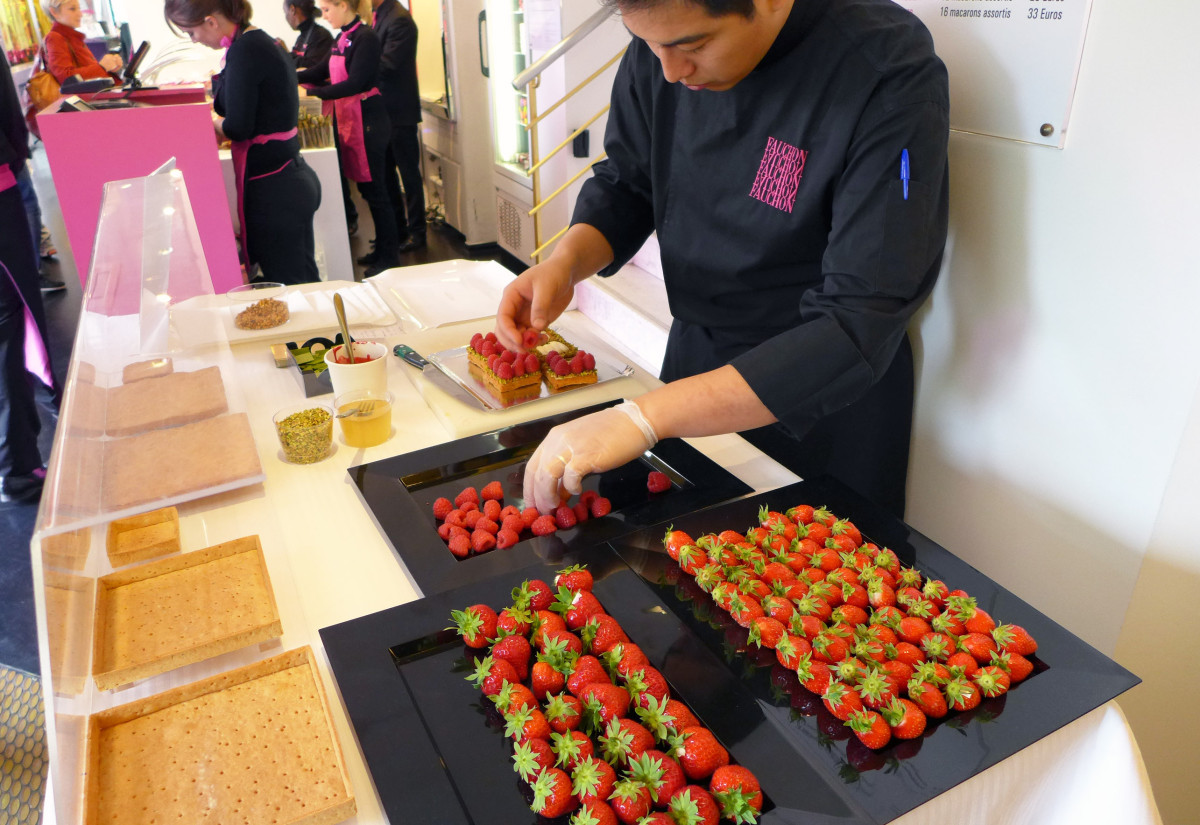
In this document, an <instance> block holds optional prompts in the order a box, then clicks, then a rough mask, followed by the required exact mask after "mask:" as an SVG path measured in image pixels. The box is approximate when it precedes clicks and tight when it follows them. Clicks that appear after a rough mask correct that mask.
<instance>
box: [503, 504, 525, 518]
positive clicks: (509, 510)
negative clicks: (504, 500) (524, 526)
mask: <svg viewBox="0 0 1200 825" xmlns="http://www.w3.org/2000/svg"><path fill="white" fill-rule="evenodd" d="M520 515H521V508H520V507H515V506H513V505H512V504H510V505H508V506H507V507H505V508H504V509H503V510H501V511H500V518H501V519H506V518H508V517H509V516H520Z"/></svg>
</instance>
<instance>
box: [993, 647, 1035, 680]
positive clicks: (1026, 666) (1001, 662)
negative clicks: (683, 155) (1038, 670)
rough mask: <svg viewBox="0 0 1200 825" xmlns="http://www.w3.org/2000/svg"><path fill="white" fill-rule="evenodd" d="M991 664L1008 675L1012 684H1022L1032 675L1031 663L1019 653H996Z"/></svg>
mask: <svg viewBox="0 0 1200 825" xmlns="http://www.w3.org/2000/svg"><path fill="white" fill-rule="evenodd" d="M993 662H994V663H995V664H996V665H998V666H999V667H1001V668H1002V669H1003V670H1005V671H1006V672H1007V673H1008V676H1009V678H1010V679H1012V683H1013V684H1014V685H1015V684H1016V683H1017V682H1022V681H1024V680H1025V679H1027V678H1029V674H1031V673H1033V662H1031V661H1029V660H1028V659H1026V658H1025V657H1024V656H1022V655H1021V654H1020V653H1007V652H1005V653H997V654H996V656H995V657H994V659H993Z"/></svg>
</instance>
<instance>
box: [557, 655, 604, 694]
mask: <svg viewBox="0 0 1200 825" xmlns="http://www.w3.org/2000/svg"><path fill="white" fill-rule="evenodd" d="M592 682H607V683H609V684H612V680H611V679H609V678H608V671H607V670H605V669H604V665H602V664H600V660H599V659H597V658H596V657H595V656H591V655H586V654H585V655H583V656H580V657H579V658H578V659H576V660H575V667H574V668H573V669H572V671H571V674H570V675H569V676H568V677H567V690H569V691H570V692H571V694H572V695H573V696H581V695H582V693H583V690H584V688H586V687H587V686H588V685H589V684H591V683H592Z"/></svg>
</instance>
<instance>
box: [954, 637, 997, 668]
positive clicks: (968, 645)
mask: <svg viewBox="0 0 1200 825" xmlns="http://www.w3.org/2000/svg"><path fill="white" fill-rule="evenodd" d="M958 646H959V647H960V648H961V649H963V650H965V651H966V652H967V653H970V654H971V656H972V657H974V659H975V661H976V662H978V663H979V664H981V665H983V664H987V663H988V662H990V661H991V660H992V653H994V652H995V651H996V649H997V648H996V640H995V639H993V638H992V637H991V636H990V635H988V634H984V633H968V634H967V635H965V636H963V637H961V638H960V639H959V640H958Z"/></svg>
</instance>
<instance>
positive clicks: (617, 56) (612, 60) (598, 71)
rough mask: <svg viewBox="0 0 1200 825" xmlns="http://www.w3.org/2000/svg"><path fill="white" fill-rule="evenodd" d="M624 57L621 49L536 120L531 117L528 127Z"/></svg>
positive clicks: (623, 51)
mask: <svg viewBox="0 0 1200 825" xmlns="http://www.w3.org/2000/svg"><path fill="white" fill-rule="evenodd" d="M626 48H628V47H626ZM624 55H625V49H621V51H619V52H617V53H616V54H614V55H613V56H612V57H611V58H609V60H608V62H607V63H605V64H604V65H603V66H601V67H600V68H599V69H596V71H594V72H592V73H591V74H590V75H588V76H587V77H585V78H584V79H583V80H581V81H579V83H577V84H575V88H573V89H571V91H569V92H567V93H566V94H565V95H563V96H562V97H560V98H559V99H558V100H556V101H555V102H554V103H553V104H552V105H551V106H550V108H549V109H547V110H546V111H544V112H542V113H540V114H539V115H538V116H537V117H536V118H534V117H531V118H530V120H529V125H530V127H533V126H536V125H537V124H538V123H540V122H541V120H542V118H544V117H545V116H546V115H548V114H550V113H551V112H553V111H554V110H555V109H557V108H558V107H559V106H561V105H563V104H564V103H566V102H567V101H568V100H570V99H571V98H572V97H574V95H575V93H576V92H578V91H579V90H580V89H582V88H583V87H584V86H587V85H588V84H589V83H591V82H592V81H593V80H595V79H596V78H597V77H599V76H600V75H601V74H602V73H603V72H604V70H605V69H607V68H608V67H609V66H611V65H612V64H614V63H616V62H617V61H618V60H620V59H621V58H622V57H624Z"/></svg>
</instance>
